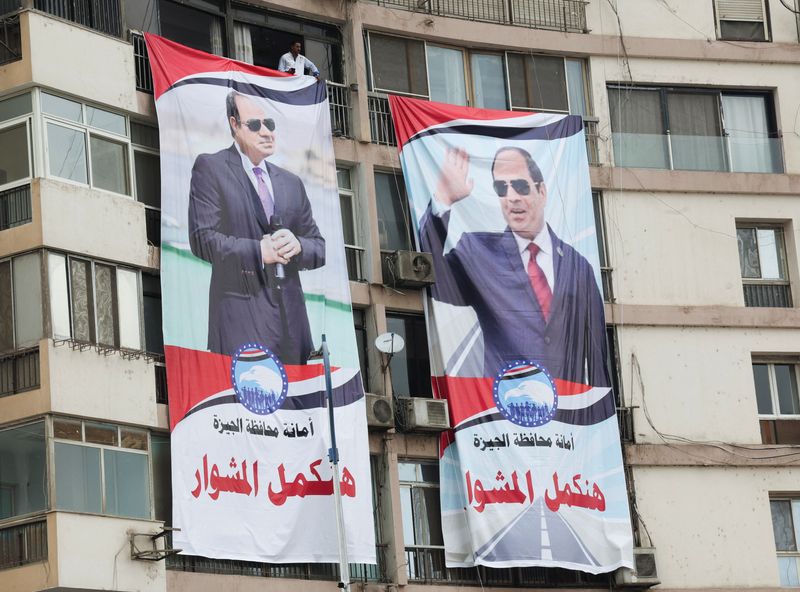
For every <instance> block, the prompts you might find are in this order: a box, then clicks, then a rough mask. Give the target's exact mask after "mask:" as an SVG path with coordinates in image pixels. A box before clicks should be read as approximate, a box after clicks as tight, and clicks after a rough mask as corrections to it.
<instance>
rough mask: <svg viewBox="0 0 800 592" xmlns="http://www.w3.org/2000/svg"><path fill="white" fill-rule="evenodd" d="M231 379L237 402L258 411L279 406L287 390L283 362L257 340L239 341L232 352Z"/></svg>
mask: <svg viewBox="0 0 800 592" xmlns="http://www.w3.org/2000/svg"><path fill="white" fill-rule="evenodd" d="M231 382H232V383H233V390H234V391H235V392H236V398H237V399H239V402H240V403H241V404H242V405H244V406H245V407H246V408H247V409H248V410H250V411H252V412H253V413H257V414H258V415H269V414H270V413H274V412H275V411H276V410H278V409H280V407H281V405H283V401H284V399H286V393H288V392H289V380H288V379H287V378H286V370H285V369H284V367H283V364H281V362H280V360H279V359H278V358H277V357H276V356H275V354H273V353H272V352H271V351H269V350H268V349H267V348H266V347H264V346H263V345H260V344H258V343H247V344H245V345H243V346H242V347H240V348H239V350H238V351H237V352H236V355H234V356H233V363H232V364H231Z"/></svg>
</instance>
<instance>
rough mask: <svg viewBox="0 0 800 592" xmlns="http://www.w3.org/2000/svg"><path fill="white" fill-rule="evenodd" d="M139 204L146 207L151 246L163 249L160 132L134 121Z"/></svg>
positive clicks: (148, 235)
mask: <svg viewBox="0 0 800 592" xmlns="http://www.w3.org/2000/svg"><path fill="white" fill-rule="evenodd" d="M131 145H132V148H133V170H134V178H135V179H136V183H135V189H136V200H137V201H140V202H142V203H143V204H144V206H145V228H146V232H147V242H148V243H149V244H151V245H154V246H160V245H161V160H160V159H159V155H158V146H159V144H158V128H156V127H152V126H149V125H145V124H142V123H136V122H134V121H131Z"/></svg>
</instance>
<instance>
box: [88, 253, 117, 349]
mask: <svg viewBox="0 0 800 592" xmlns="http://www.w3.org/2000/svg"><path fill="white" fill-rule="evenodd" d="M114 271H115V270H114V268H113V267H110V266H108V265H100V264H99V263H98V264H96V265H95V266H94V290H95V306H96V310H97V343H100V344H103V345H112V346H113V345H116V344H117V327H118V323H117V309H116V300H117V298H116V291H117V290H116V274H115V273H114Z"/></svg>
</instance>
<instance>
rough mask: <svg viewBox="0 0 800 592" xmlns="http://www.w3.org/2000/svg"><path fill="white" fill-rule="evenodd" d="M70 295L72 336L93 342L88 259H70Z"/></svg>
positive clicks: (90, 276) (90, 277) (92, 314)
mask: <svg viewBox="0 0 800 592" xmlns="http://www.w3.org/2000/svg"><path fill="white" fill-rule="evenodd" d="M69 271H70V278H69V279H70V296H71V302H72V338H73V339H77V340H78V341H86V342H90V343H93V342H94V296H93V294H92V271H91V264H90V263H89V262H88V261H82V260H80V259H70V262H69Z"/></svg>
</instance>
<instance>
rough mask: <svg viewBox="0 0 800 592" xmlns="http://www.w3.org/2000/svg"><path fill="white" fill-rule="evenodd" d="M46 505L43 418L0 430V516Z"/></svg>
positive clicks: (39, 509) (2, 517)
mask: <svg viewBox="0 0 800 592" xmlns="http://www.w3.org/2000/svg"><path fill="white" fill-rule="evenodd" d="M46 509H47V464H46V462H45V438H44V422H43V421H37V422H36V423H32V424H28V425H24V426H20V427H16V428H12V429H9V430H2V431H0V519H4V518H11V517H12V516H19V515H22V514H29V513H31V512H38V511H42V510H46Z"/></svg>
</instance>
